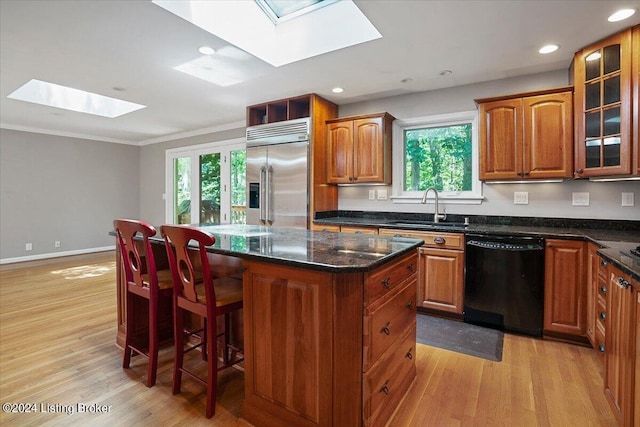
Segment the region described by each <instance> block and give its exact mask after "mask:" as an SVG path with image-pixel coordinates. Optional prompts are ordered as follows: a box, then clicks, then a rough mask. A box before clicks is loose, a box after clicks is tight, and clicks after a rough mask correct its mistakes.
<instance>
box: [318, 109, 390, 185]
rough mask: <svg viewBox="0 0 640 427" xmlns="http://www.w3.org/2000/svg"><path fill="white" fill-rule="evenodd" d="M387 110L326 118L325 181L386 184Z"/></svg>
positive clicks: (388, 168)
mask: <svg viewBox="0 0 640 427" xmlns="http://www.w3.org/2000/svg"><path fill="white" fill-rule="evenodd" d="M393 120H394V118H393V116H391V115H390V114H388V113H381V114H372V115H366V116H353V117H345V118H339V119H333V120H327V121H326V123H327V152H326V154H327V183H330V184H365V183H375V184H390V183H391V131H392V129H391V124H392V122H393Z"/></svg>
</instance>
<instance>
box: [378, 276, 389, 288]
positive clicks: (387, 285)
mask: <svg viewBox="0 0 640 427" xmlns="http://www.w3.org/2000/svg"><path fill="white" fill-rule="evenodd" d="M390 280H391V277H387V278H386V279H384V280H383V281H382V282H380V283H381V284H382V287H383V288H385V289H389V288H390V287H391V285H390V284H389V281H390Z"/></svg>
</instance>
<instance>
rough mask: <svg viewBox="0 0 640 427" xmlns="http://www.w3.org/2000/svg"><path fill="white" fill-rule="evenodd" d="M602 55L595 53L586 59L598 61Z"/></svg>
mask: <svg viewBox="0 0 640 427" xmlns="http://www.w3.org/2000/svg"><path fill="white" fill-rule="evenodd" d="M601 56H602V55H601V54H600V52H599V51H596V52H593V53H592V54H590V55H589V56H587V57H586V58H585V59H586V60H587V61H595V60H596V59H600V57H601Z"/></svg>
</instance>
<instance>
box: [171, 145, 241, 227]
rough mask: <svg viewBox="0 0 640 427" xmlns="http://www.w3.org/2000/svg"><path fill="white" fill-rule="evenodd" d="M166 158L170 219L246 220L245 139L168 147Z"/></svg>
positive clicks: (187, 221) (180, 221) (186, 221)
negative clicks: (194, 145) (243, 141)
mask: <svg viewBox="0 0 640 427" xmlns="http://www.w3.org/2000/svg"><path fill="white" fill-rule="evenodd" d="M166 159H167V162H166V163H167V171H166V172H167V184H166V195H167V197H166V208H167V210H166V220H167V222H169V223H172V224H194V223H200V224H208V223H231V224H245V223H246V203H245V198H246V182H245V144H244V143H238V141H224V142H219V143H213V144H205V145H201V146H197V147H183V148H177V149H172V150H167V153H166ZM193 212H199V215H198V216H194V215H193V214H192V213H193Z"/></svg>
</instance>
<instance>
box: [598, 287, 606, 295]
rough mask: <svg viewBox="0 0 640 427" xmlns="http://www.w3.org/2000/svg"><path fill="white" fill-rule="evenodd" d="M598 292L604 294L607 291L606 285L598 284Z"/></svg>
mask: <svg viewBox="0 0 640 427" xmlns="http://www.w3.org/2000/svg"><path fill="white" fill-rule="evenodd" d="M600 293H601V294H606V293H607V287H606V286H600Z"/></svg>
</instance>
